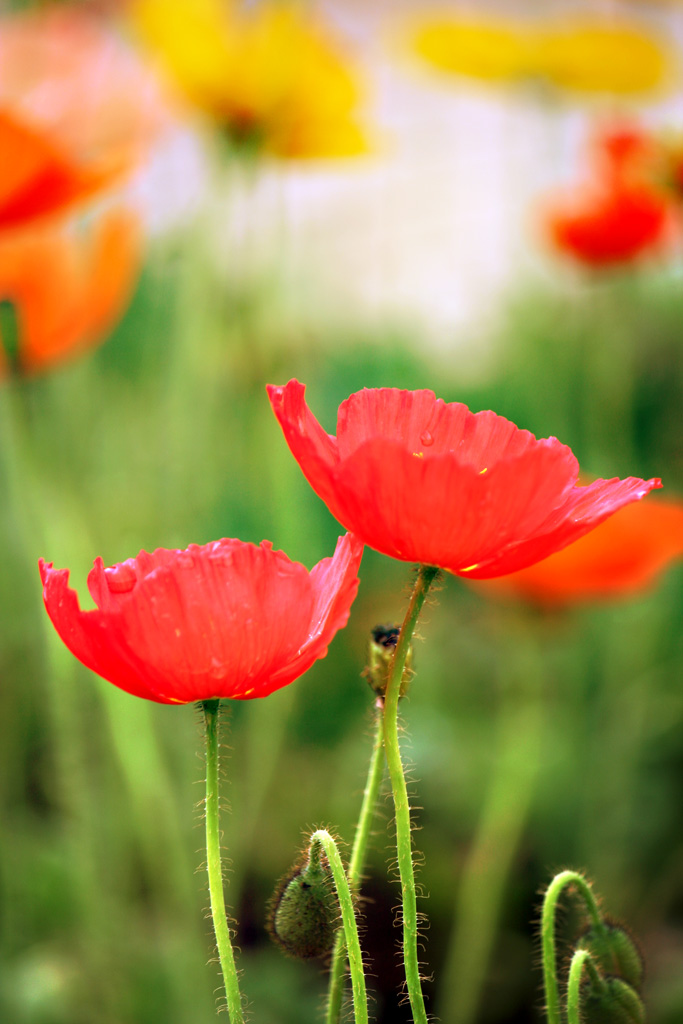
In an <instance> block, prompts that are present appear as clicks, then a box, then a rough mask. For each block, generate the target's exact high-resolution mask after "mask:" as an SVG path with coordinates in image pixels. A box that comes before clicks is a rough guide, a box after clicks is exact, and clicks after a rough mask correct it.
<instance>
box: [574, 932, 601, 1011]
mask: <svg viewBox="0 0 683 1024" xmlns="http://www.w3.org/2000/svg"><path fill="white" fill-rule="evenodd" d="M584 967H585V968H586V971H587V973H588V974H590V976H591V981H592V982H593V985H594V986H595V988H597V989H600V988H604V985H605V982H604V980H603V978H602V976H601V974H600V972H599V971H598V969H597V967H596V966H595V964H594V963H593V958H592V957H591V955H590V953H589V952H588V950H587V949H577V950H576V952H575V953H574V956H573V957H572V962H571V965H570V967H569V981H568V983H567V1024H581V1016H580V1010H581V976H582V974H583V969H584Z"/></svg>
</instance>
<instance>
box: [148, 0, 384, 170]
mask: <svg viewBox="0 0 683 1024" xmlns="http://www.w3.org/2000/svg"><path fill="white" fill-rule="evenodd" d="M132 19H133V23H134V24H135V26H136V28H137V30H138V32H139V33H140V35H141V37H142V38H143V39H144V40H145V41H146V42H147V43H148V44H149V46H150V47H151V48H152V49H153V50H154V51H155V52H156V53H157V54H158V55H159V58H160V60H161V62H162V64H163V65H164V67H165V69H166V71H167V72H169V74H170V75H171V77H172V78H174V79H175V81H176V82H177V84H178V85H179V86H180V88H181V89H182V90H183V92H184V93H185V94H186V96H187V97H188V98H189V99H190V100H191V101H192V102H193V103H195V104H196V105H197V106H198V107H200V108H202V109H203V110H205V111H206V112H207V113H208V114H210V115H211V116H212V117H213V118H215V119H216V121H218V122H219V123H220V124H222V125H223V126H224V127H225V128H226V129H227V131H228V133H229V134H230V135H231V136H232V137H233V138H234V139H235V140H237V141H248V142H250V143H253V144H254V145H255V146H256V147H257V148H258V149H259V150H261V151H263V152H267V153H272V154H274V155H276V156H280V157H286V158H304V157H309V158H315V157H338V156H354V155H357V154H359V153H363V152H365V151H366V150H367V148H368V146H367V140H366V138H365V133H364V131H363V129H362V127H361V125H360V123H359V120H358V114H357V108H358V104H359V100H360V90H359V86H358V82H357V77H356V74H355V71H354V70H353V69H352V67H351V65H350V63H349V62H348V61H347V59H346V58H345V57H344V55H343V52H342V50H341V49H340V47H339V44H338V42H337V41H336V39H335V38H334V37H333V35H332V34H331V33H330V32H329V31H328V29H327V28H326V27H325V26H324V25H323V24H322V23H321V22H320V20H319V19H316V18H314V17H313V15H312V14H311V12H310V11H309V10H308V9H307V8H306V7H305V6H302V5H299V4H296V3H292V2H287V0H283V2H273V0H263V2H261V3H258V4H252V5H240V4H238V3H236V2H234V0H134V2H133V4H132Z"/></svg>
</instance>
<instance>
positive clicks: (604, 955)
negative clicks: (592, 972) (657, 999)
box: [578, 919, 645, 990]
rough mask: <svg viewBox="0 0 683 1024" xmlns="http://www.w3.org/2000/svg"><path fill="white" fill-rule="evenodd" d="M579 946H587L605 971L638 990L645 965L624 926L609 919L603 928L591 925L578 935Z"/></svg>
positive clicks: (580, 947) (581, 947)
mask: <svg viewBox="0 0 683 1024" xmlns="http://www.w3.org/2000/svg"><path fill="white" fill-rule="evenodd" d="M578 946H579V949H587V950H588V951H589V952H590V954H591V956H592V957H593V959H594V960H595V962H596V963H597V965H598V967H600V969H601V970H602V971H604V972H605V974H613V975H615V976H616V977H618V978H621V979H622V980H623V981H625V982H627V983H628V984H629V985H630V986H631V987H632V988H634V989H636V990H639V989H640V987H641V985H642V983H643V975H644V974H645V965H644V963H643V955H642V953H641V952H640V950H639V949H638V945H637V943H636V941H635V939H634V938H633V936H632V935H631V934H630V933H629V931H628V929H627V928H625V927H624V925H621V924H619V923H618V922H616V921H610V920H609V919H607V920H604V921H603V926H602V928H599V929H597V928H595V927H591V928H589V929H588V931H587V932H586V933H585V934H584V935H582V936H581V939H580V940H579V943H578Z"/></svg>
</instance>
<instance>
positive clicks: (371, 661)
mask: <svg viewBox="0 0 683 1024" xmlns="http://www.w3.org/2000/svg"><path fill="white" fill-rule="evenodd" d="M400 633H401V627H400V626H375V628H374V629H373V630H372V633H371V637H372V639H371V640H370V645H369V650H368V664H367V665H366V667H365V669H364V670H363V678H364V679H367V681H368V683H369V684H370V686H371V687H372V689H373V690H374V691H375V693H376V694H378V695H379V696H380V697H382V696H384V693H385V691H386V688H387V683H388V682H389V672H390V671H391V664H392V661H393V659H394V652H395V650H396V644H397V643H398V638H399V635H400ZM412 666H413V648H412V646H410V647H409V648H408V655H407V657H406V663H405V668H404V669H403V678H402V679H401V689H400V696H401V697H403V695H404V694H405V692H406V690H407V689H408V683H409V682H410V679H411V677H412V674H413V668H412Z"/></svg>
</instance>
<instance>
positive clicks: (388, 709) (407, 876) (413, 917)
mask: <svg viewBox="0 0 683 1024" xmlns="http://www.w3.org/2000/svg"><path fill="white" fill-rule="evenodd" d="M438 571H439V570H438V569H437V568H436V567H435V566H433V565H421V566H420V567H419V568H418V571H417V579H416V580H415V586H414V587H413V593H412V594H411V597H410V604H409V605H408V611H407V612H406V617H405V619H404V620H403V625H402V626H401V632H400V634H399V638H398V643H397V644H396V651H395V652H394V658H393V661H392V665H391V672H390V674H389V682H388V684H387V689H386V693H385V695H384V749H385V751H386V756H387V765H388V766H389V778H390V779H391V791H392V795H393V798H394V812H395V816H396V854H397V859H398V871H399V875H400V878H401V896H402V899H401V903H402V906H403V960H404V964H405V974H406V988H407V990H408V998H409V1000H410V1008H411V1010H412V1013H413V1021H414V1024H427V1011H426V1010H425V1005H424V997H423V995H422V986H421V983H420V966H419V963H418V957H417V898H416V895H415V872H414V870H413V849H412V842H411V836H410V804H409V802H408V788H407V786H406V779H405V773H404V771H403V762H402V760H401V749H400V746H399V741H398V701H399V696H400V690H401V681H402V679H403V671H404V668H405V664H406V658H407V656H408V650H409V648H410V642H411V640H412V637H413V633H414V632H415V627H416V625H417V620H418V617H419V615H420V611H421V610H422V605H423V604H424V602H425V598H426V597H427V593H428V592H429V588H430V586H431V584H432V583H433V582H434V579H435V577H436V576H437V574H438Z"/></svg>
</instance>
